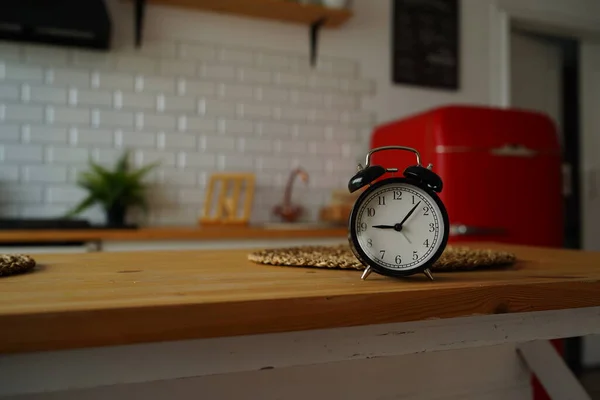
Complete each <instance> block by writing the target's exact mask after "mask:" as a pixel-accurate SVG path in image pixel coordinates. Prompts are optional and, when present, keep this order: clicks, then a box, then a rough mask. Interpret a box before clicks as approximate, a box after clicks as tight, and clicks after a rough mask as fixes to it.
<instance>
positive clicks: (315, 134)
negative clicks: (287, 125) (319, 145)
mask: <svg viewBox="0 0 600 400" xmlns="http://www.w3.org/2000/svg"><path fill="white" fill-rule="evenodd" d="M292 136H293V137H294V140H303V141H308V140H324V139H325V127H324V126H320V125H296V126H294V131H293V135H292Z"/></svg>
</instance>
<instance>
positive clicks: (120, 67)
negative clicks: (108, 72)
mask: <svg viewBox="0 0 600 400" xmlns="http://www.w3.org/2000/svg"><path fill="white" fill-rule="evenodd" d="M115 69H116V70H117V71H122V72H133V73H136V74H153V73H155V72H156V70H157V69H158V61H156V60H155V59H153V58H150V57H135V56H118V57H117V58H116V65H115Z"/></svg>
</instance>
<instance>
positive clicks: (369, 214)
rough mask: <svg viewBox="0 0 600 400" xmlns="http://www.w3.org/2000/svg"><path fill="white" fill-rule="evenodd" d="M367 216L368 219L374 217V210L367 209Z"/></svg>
mask: <svg viewBox="0 0 600 400" xmlns="http://www.w3.org/2000/svg"><path fill="white" fill-rule="evenodd" d="M367 215H368V216H369V217H374V216H375V209H374V208H372V207H371V208H367Z"/></svg>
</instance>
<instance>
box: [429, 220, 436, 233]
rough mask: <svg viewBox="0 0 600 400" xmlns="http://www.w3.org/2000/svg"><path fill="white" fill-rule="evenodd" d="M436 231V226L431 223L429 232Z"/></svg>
mask: <svg viewBox="0 0 600 400" xmlns="http://www.w3.org/2000/svg"><path fill="white" fill-rule="evenodd" d="M434 230H435V225H434V224H433V222H430V223H429V232H433V231H434Z"/></svg>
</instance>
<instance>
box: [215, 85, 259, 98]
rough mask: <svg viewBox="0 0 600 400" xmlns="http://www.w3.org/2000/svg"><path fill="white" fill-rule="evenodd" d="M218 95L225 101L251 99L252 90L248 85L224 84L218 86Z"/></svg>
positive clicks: (252, 95)
mask: <svg viewBox="0 0 600 400" xmlns="http://www.w3.org/2000/svg"><path fill="white" fill-rule="evenodd" d="M220 95H221V96H222V97H224V98H226V99H252V98H253V97H254V88H253V87H252V86H249V85H238V84H228V83H224V84H221V85H220Z"/></svg>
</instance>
